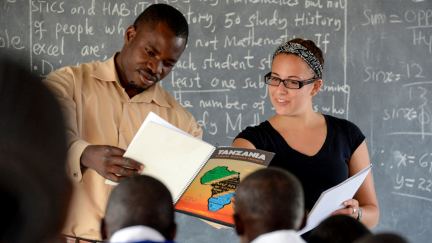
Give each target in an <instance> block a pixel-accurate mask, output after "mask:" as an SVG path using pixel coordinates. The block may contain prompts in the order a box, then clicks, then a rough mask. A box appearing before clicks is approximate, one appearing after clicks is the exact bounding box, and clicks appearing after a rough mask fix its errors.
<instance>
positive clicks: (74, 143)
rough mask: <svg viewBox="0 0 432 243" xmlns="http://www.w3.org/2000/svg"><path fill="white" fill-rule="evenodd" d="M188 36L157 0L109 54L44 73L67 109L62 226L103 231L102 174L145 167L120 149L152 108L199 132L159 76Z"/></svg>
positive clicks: (115, 177) (75, 232) (92, 234)
mask: <svg viewBox="0 0 432 243" xmlns="http://www.w3.org/2000/svg"><path fill="white" fill-rule="evenodd" d="M187 38H188V25H187V22H186V19H185V18H184V17H183V15H182V14H181V13H180V12H179V11H178V10H176V9H175V8H173V7H171V6H169V5H166V4H154V5H151V6H150V7H148V8H147V9H146V10H144V12H143V13H142V14H141V15H140V16H138V18H137V19H136V20H135V23H134V24H133V25H132V26H129V27H128V28H127V30H126V32H125V36H124V46H123V48H122V50H121V51H120V52H118V53H116V54H115V55H114V56H113V57H112V58H110V59H108V60H107V61H104V62H92V63H85V64H81V65H79V66H76V67H65V68H61V69H59V70H57V71H54V72H53V73H51V74H50V75H49V76H48V77H47V78H46V80H45V82H46V83H47V84H48V86H50V87H51V88H52V90H53V91H54V92H55V94H56V96H57V97H58V99H59V100H60V102H61V104H62V108H63V109H64V112H65V116H66V121H67V135H68V148H69V151H68V152H69V153H68V163H67V164H68V167H67V169H68V173H69V174H70V176H71V177H72V179H73V181H74V195H73V197H72V202H71V206H70V210H69V216H68V220H67V222H66V226H65V228H64V230H63V233H64V234H66V235H69V236H73V237H76V238H77V239H92V240H100V239H101V236H100V220H101V218H102V217H103V215H104V211H105V208H106V203H107V200H108V196H109V193H110V191H111V189H112V187H111V186H109V185H106V184H105V179H110V180H112V181H119V180H121V179H122V178H123V177H129V176H132V175H135V174H139V173H140V172H141V171H142V170H143V166H142V164H140V163H138V162H136V161H134V160H131V159H126V158H124V157H123V156H122V155H123V153H124V152H125V150H124V149H125V148H126V147H127V145H128V144H129V142H130V141H131V140H132V137H133V136H134V134H135V133H136V132H137V130H138V128H139V127H140V125H141V123H142V122H143V120H144V119H145V117H146V116H147V114H148V113H149V112H150V111H153V112H155V113H157V114H158V115H159V116H161V117H162V118H164V119H166V120H168V121H169V122H170V123H172V124H173V125H175V126H177V127H179V128H180V129H182V130H184V131H186V132H188V133H190V134H192V135H193V136H196V137H201V136H202V130H201V128H200V127H199V126H198V124H197V123H196V121H195V119H194V118H193V117H192V115H191V114H190V113H189V112H187V111H186V110H185V109H184V108H183V107H181V106H180V105H179V104H178V103H177V102H176V101H175V99H174V98H173V97H172V96H171V95H170V94H169V93H168V92H167V91H165V90H164V89H163V88H162V87H161V86H160V85H159V84H157V82H158V81H159V80H161V79H163V78H164V77H165V76H166V75H167V74H168V73H169V72H170V71H171V69H172V68H173V67H174V65H175V64H176V62H177V60H178V59H179V58H180V55H181V54H182V53H183V51H184V49H185V47H186V43H187Z"/></svg>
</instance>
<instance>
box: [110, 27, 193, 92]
mask: <svg viewBox="0 0 432 243" xmlns="http://www.w3.org/2000/svg"><path fill="white" fill-rule="evenodd" d="M185 46H186V39H184V38H181V37H177V36H175V34H174V33H173V32H172V31H171V30H170V29H169V28H168V27H167V26H166V24H165V23H154V24H153V23H141V24H140V25H138V26H136V27H134V26H130V27H129V28H128V29H127V31H126V34H125V45H124V46H123V49H122V51H121V58H120V59H119V62H118V65H119V66H120V75H121V78H122V79H123V83H124V84H123V85H126V86H127V87H132V88H137V89H143V90H144V89H147V88H148V87H150V86H152V85H153V84H155V83H156V82H158V81H159V80H161V79H163V78H164V77H165V76H166V75H167V74H168V73H169V72H170V71H171V69H172V68H173V67H174V65H175V64H176V62H177V60H178V59H179V58H180V55H181V54H182V52H183V50H184V49H185Z"/></svg>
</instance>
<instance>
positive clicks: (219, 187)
mask: <svg viewBox="0 0 432 243" xmlns="http://www.w3.org/2000/svg"><path fill="white" fill-rule="evenodd" d="M273 156H274V153H271V152H267V151H263V150H257V149H243V148H233V147H219V148H217V149H216V150H215V151H214V152H213V154H212V155H211V157H210V159H209V160H208V161H207V162H206V163H205V165H204V166H203V167H202V169H201V170H200V172H199V173H198V174H197V176H196V177H195V178H194V180H193V181H192V183H191V184H190V185H189V187H188V188H187V189H186V191H185V192H184V193H183V194H182V196H181V197H180V199H179V200H178V202H177V203H176V205H175V209H176V211H178V212H181V213H186V214H189V215H192V216H195V217H199V218H202V219H206V220H209V221H212V222H216V223H219V224H222V225H226V226H231V227H232V226H234V220H233V213H234V208H233V197H234V193H235V190H236V188H237V186H238V184H239V183H240V181H241V180H242V179H243V178H244V177H246V176H247V175H249V174H250V173H252V172H253V171H255V170H258V169H261V168H265V167H267V166H268V164H269V163H270V161H271V159H272V158H273Z"/></svg>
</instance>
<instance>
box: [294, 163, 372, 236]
mask: <svg viewBox="0 0 432 243" xmlns="http://www.w3.org/2000/svg"><path fill="white" fill-rule="evenodd" d="M371 166H372V165H369V166H368V167H366V168H364V169H362V170H361V171H359V172H358V173H357V174H355V175H353V176H351V177H350V178H348V179H346V180H345V181H343V182H341V183H340V184H338V185H336V186H334V187H332V188H330V189H328V190H326V191H324V192H323V193H322V194H321V196H320V197H319V198H318V200H317V201H316V203H315V205H314V206H313V208H312V210H311V212H310V213H309V216H308V218H307V222H306V226H305V227H304V228H303V229H301V230H300V231H298V234H299V235H301V234H304V233H306V232H308V231H310V230H312V229H313V228H315V227H316V226H317V225H318V224H319V223H321V221H323V220H324V219H325V218H327V217H328V216H330V215H331V213H333V212H334V211H336V210H338V209H341V208H343V207H344V206H343V204H342V203H343V202H345V201H346V200H348V199H352V198H353V197H354V195H355V193H356V192H357V190H358V189H359V188H360V186H361V184H362V183H363V181H364V180H365V178H366V176H367V175H368V173H369V171H370V170H371Z"/></svg>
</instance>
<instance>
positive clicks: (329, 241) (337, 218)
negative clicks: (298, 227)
mask: <svg viewBox="0 0 432 243" xmlns="http://www.w3.org/2000/svg"><path fill="white" fill-rule="evenodd" d="M369 234H371V232H370V231H369V229H368V228H366V226H364V225H363V224H362V223H361V222H360V221H358V220H356V219H354V218H353V217H350V216H347V215H333V216H330V217H328V218H327V219H325V220H324V221H322V222H321V223H320V224H319V225H318V226H317V227H316V228H315V229H313V230H312V231H311V233H310V236H309V240H308V243H351V242H354V241H355V240H358V239H360V238H361V237H363V236H366V235H369Z"/></svg>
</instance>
